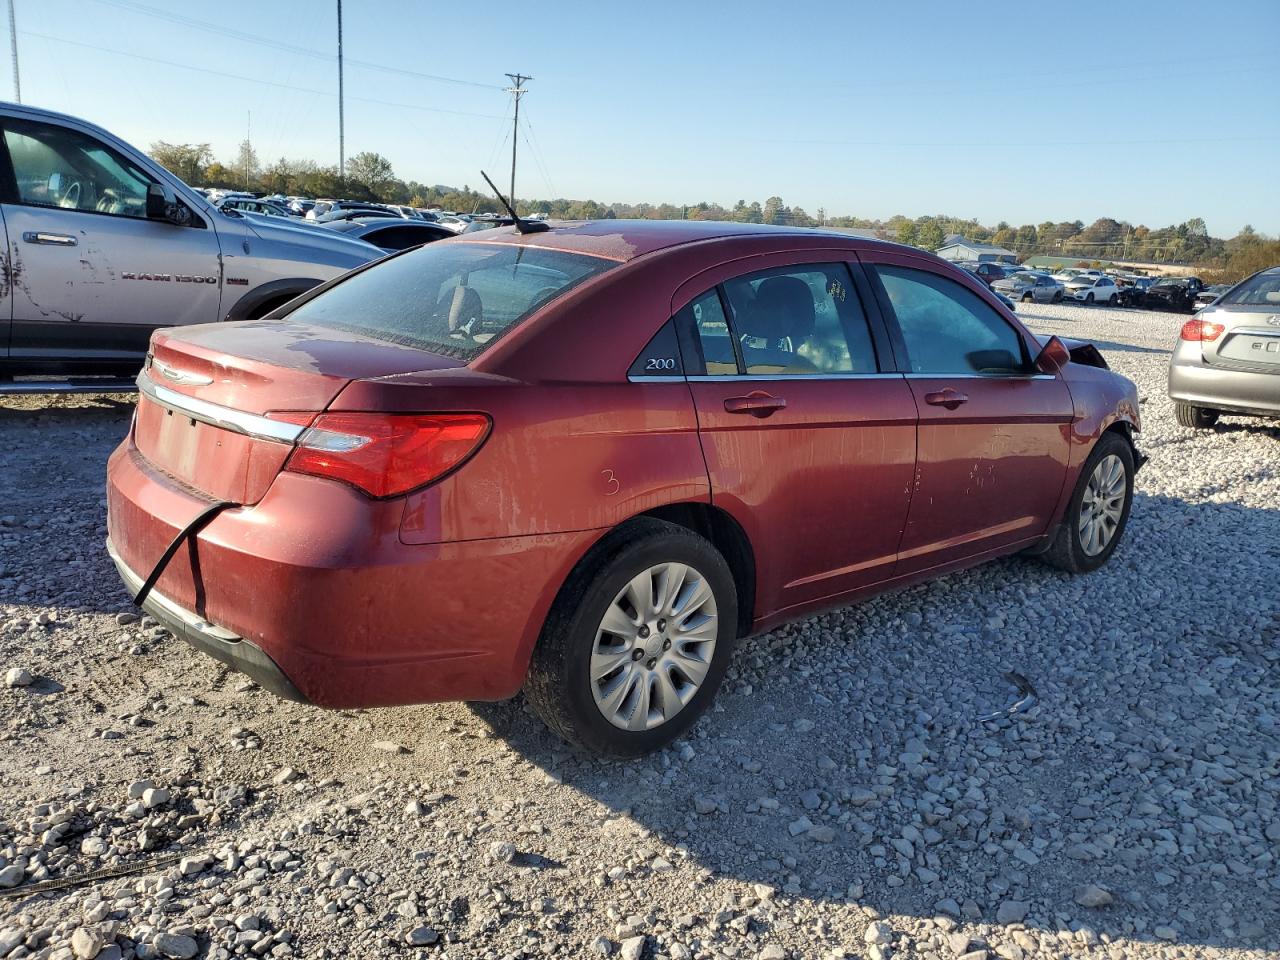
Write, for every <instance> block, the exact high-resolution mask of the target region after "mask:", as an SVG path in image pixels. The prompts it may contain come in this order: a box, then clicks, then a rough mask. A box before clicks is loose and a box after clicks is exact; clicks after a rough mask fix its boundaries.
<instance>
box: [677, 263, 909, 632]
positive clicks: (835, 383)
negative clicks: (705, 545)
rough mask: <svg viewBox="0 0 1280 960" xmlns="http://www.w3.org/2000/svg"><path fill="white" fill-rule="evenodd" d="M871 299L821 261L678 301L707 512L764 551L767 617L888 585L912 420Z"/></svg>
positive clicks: (720, 283)
mask: <svg viewBox="0 0 1280 960" xmlns="http://www.w3.org/2000/svg"><path fill="white" fill-rule="evenodd" d="M841 256H842V257H843V256H845V254H841ZM797 258H799V259H801V260H802V262H799V263H796V262H787V260H788V259H790V260H791V261H794V260H796V259H797ZM869 302H870V292H869V288H868V287H867V286H866V285H865V279H863V278H862V277H861V271H860V270H856V271H851V270H850V267H849V266H848V265H847V264H846V263H844V262H841V261H837V260H834V259H833V260H830V261H824V260H822V259H821V258H818V259H816V260H815V259H814V253H813V252H812V251H808V252H804V253H803V254H797V255H792V256H790V257H789V258H781V257H773V258H752V260H751V263H750V267H749V268H748V266H747V265H746V264H745V263H744V262H741V261H740V262H739V263H737V264H728V265H724V266H722V267H719V268H717V269H716V270H715V271H711V272H709V273H706V274H703V275H702V276H701V277H698V278H696V279H695V280H692V281H690V282H689V283H688V284H686V285H685V286H684V287H682V288H681V290H680V291H677V293H676V296H675V299H674V300H673V304H672V306H673V308H675V309H676V311H677V314H676V316H677V323H678V325H679V327H680V330H681V332H682V336H683V340H682V343H683V344H684V345H686V346H684V348H683V350H682V352H683V353H684V354H685V356H686V370H687V371H688V372H689V374H690V375H689V377H688V380H689V387H690V390H691V392H692V394H693V398H694V405H695V408H696V410H697V414H698V424H699V430H700V435H701V439H702V445H703V451H704V454H705V456H706V460H707V468H708V473H709V475H710V480H711V495H712V501H713V502H714V503H717V504H720V505H722V506H724V507H725V508H726V509H728V510H729V512H730V513H732V514H733V515H734V516H736V517H738V518H739V520H740V521H741V522H742V523H743V525H744V527H745V528H746V532H747V534H748V536H749V537H750V539H751V541H752V543H754V544H757V545H758V549H757V551H756V560H757V564H758V578H757V580H758V583H759V584H760V594H759V596H757V604H756V611H755V612H756V615H757V616H762V615H765V614H767V613H772V612H775V611H777V610H780V609H782V608H785V607H789V606H792V605H795V604H800V603H806V602H810V601H814V600H818V599H821V598H824V597H832V596H836V595H838V594H841V593H844V592H846V591H849V590H853V589H857V588H859V587H863V586H866V585H868V584H872V583H875V582H878V581H880V580H884V579H887V578H889V577H890V576H892V574H893V569H894V565H895V562H896V558H897V549H898V540H899V538H900V536H901V533H902V526H903V523H904V522H905V520H906V515H907V505H908V503H909V502H910V499H911V477H912V473H913V471H914V467H915V432H916V410H915V404H914V401H913V400H912V397H911V390H910V388H909V387H908V386H907V384H906V381H905V379H904V378H903V377H902V376H901V375H900V374H897V373H893V372H889V371H891V369H892V368H891V365H889V364H885V365H884V366H883V367H882V365H881V364H880V363H879V362H878V359H877V358H878V356H879V355H880V354H882V353H884V352H885V351H887V349H888V341H887V337H885V336H883V333H882V332H881V334H880V335H877V334H876V332H875V327H874V326H873V324H878V317H877V316H876V315H875V314H874V310H873V311H870V312H869V311H868V310H867V309H866V306H867V304H868V303H869ZM880 329H881V331H882V328H880Z"/></svg>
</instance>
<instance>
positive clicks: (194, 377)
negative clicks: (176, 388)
mask: <svg viewBox="0 0 1280 960" xmlns="http://www.w3.org/2000/svg"><path fill="white" fill-rule="evenodd" d="M151 368H152V369H153V370H159V371H160V376H162V377H164V378H165V379H166V380H168V381H169V382H170V383H180V384H182V385H183V386H187V387H207V386H209V384H211V383H213V378H212V377H205V376H202V375H200V374H198V373H188V372H187V371H185V370H177V369H175V368H173V367H171V366H169V365H168V364H167V363H161V362H160V361H159V360H152V361H151Z"/></svg>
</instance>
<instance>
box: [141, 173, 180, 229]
mask: <svg viewBox="0 0 1280 960" xmlns="http://www.w3.org/2000/svg"><path fill="white" fill-rule="evenodd" d="M147 219H148V220H164V221H166V222H167V223H172V224H176V225H177V226H179V227H185V226H186V225H187V224H188V223H190V222H191V211H190V210H188V209H187V207H186V204H184V203H182V202H180V201H179V200H178V198H177V197H176V196H174V193H173V191H172V190H170V189H169V188H168V187H166V186H165V185H164V184H162V183H153V184H151V185H150V186H148V187H147Z"/></svg>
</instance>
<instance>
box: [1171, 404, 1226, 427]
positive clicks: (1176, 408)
mask: <svg viewBox="0 0 1280 960" xmlns="http://www.w3.org/2000/svg"><path fill="white" fill-rule="evenodd" d="M1173 417H1174V419H1175V420H1177V421H1178V425H1179V426H1183V427H1190V428H1191V429H1193V430H1209V429H1211V428H1212V427H1213V426H1214V424H1216V423H1217V422H1218V417H1219V413H1218V411H1217V410H1210V409H1209V408H1208V407H1196V406H1193V405H1191V404H1189V403H1180V402H1178V401H1174V404H1173Z"/></svg>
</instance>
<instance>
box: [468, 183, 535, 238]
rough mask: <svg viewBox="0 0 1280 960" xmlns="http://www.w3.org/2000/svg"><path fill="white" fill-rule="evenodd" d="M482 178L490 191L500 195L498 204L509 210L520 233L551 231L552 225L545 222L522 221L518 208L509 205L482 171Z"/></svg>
mask: <svg viewBox="0 0 1280 960" xmlns="http://www.w3.org/2000/svg"><path fill="white" fill-rule="evenodd" d="M480 176H482V177H484V182H485V183H487V184H488V185H489V189H490V190H492V191H493V192H494V193H496V194H497V195H498V202H499V203H501V204H502V205H503V206H504V207H506V208H507V213H509V214H511V219H512V221H514V223H515V225H516V231H517V232H518V233H542V232H543V231H544V230H550V229H551V225H550V224H549V223H547V221H545V220H521V219H520V215H519V214H518V213H516V208H515V207H513V206H511V204H509V203H507V198H506V197H504V196H503V195H502V192H501V191H500V190H499V189H498V188H497V187H495V186H494V185H493V181H492V180H490V179H489V175H488V174H487V173H485V172H484V171H483V170H481V171H480Z"/></svg>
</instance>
